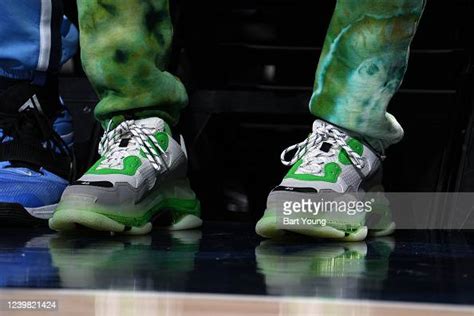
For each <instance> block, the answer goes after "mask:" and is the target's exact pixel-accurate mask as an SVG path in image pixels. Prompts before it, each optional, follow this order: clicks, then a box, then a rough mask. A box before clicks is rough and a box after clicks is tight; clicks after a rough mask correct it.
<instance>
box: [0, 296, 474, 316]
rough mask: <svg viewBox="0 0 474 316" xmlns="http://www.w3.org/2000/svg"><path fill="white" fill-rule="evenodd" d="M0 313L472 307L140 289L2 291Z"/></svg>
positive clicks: (403, 311) (391, 315) (228, 314)
mask: <svg viewBox="0 0 474 316" xmlns="http://www.w3.org/2000/svg"><path fill="white" fill-rule="evenodd" d="M21 300H35V301H38V300H55V301H56V302H57V310H55V311H11V310H10V311H9V310H8V304H7V302H8V301H21ZM0 301H1V306H0V315H9V314H11V315H18V316H20V315H55V314H57V315H139V316H144V315H170V316H172V315H180V316H188V315H189V316H210V315H219V316H234V315H235V316H237V315H262V316H265V315H280V316H282V315H292V316H298V315H322V316H323V315H324V316H330V315H383V316H401V315H403V316H418V315H420V316H422V315H423V316H425V315H435V316H436V315H447V316H461V315H474V309H473V308H472V307H463V306H459V305H457V306H452V305H434V304H413V303H410V304H404V303H388V302H380V301H377V302H371V301H355V300H324V299H298V298H277V297H258V296H234V295H199V294H193V295H188V294H173V293H151V292H150V293H146V292H114V291H112V292H110V291H73V290H2V291H0Z"/></svg>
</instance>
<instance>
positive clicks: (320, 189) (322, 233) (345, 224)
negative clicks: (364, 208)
mask: <svg viewBox="0 0 474 316" xmlns="http://www.w3.org/2000/svg"><path fill="white" fill-rule="evenodd" d="M291 152H295V154H294V157H293V158H292V159H291V160H286V156H287V155H288V154H289V153H291ZM281 160H282V163H283V164H284V165H286V166H292V167H291V169H290V170H289V172H288V174H287V175H286V176H285V178H284V179H283V181H282V182H281V184H280V185H279V186H277V187H276V188H275V189H273V190H272V192H271V193H270V195H269V196H268V200H267V209H266V211H265V214H264V216H263V218H262V219H261V220H260V221H259V222H258V223H257V226H256V231H257V233H258V234H259V235H260V236H262V237H266V238H276V237H281V236H284V235H285V234H286V233H288V232H293V233H298V234H302V235H307V236H311V237H315V238H329V239H337V240H346V241H360V240H363V239H365V238H366V236H367V233H368V229H367V226H366V218H365V215H366V214H365V212H361V213H357V214H355V215H348V214H346V213H338V212H320V213H319V214H317V216H314V218H315V219H318V220H320V221H319V222H318V223H317V224H314V225H303V226H304V227H303V226H299V225H283V224H284V223H283V222H281V221H282V215H283V214H284V205H285V203H286V205H289V204H288V203H295V202H300V203H301V202H303V201H308V200H309V201H313V202H316V201H318V200H319V199H321V196H322V194H323V193H327V194H331V193H332V194H333V195H332V196H334V195H335V194H339V195H338V196H342V197H346V196H349V195H350V194H351V193H358V192H365V191H368V188H371V187H374V186H375V185H376V184H378V183H380V181H381V159H380V157H379V156H378V155H377V154H376V153H375V151H374V150H373V149H372V148H371V147H369V146H368V145H366V144H364V143H363V142H362V141H361V140H359V139H358V138H356V137H353V136H350V134H349V133H348V132H347V131H344V130H343V129H341V128H338V127H336V126H334V125H332V124H330V123H328V122H325V121H323V120H316V121H315V122H314V123H313V132H312V133H311V134H310V135H309V137H308V138H307V139H306V140H305V141H303V142H301V143H299V144H297V145H294V146H291V147H289V148H288V149H286V150H285V151H284V152H283V153H282V156H281ZM318 194H319V196H318ZM313 215H314V214H312V215H311V216H313ZM308 216H309V215H308ZM322 223H323V224H322ZM299 224H301V222H299ZM385 231H386V232H389V231H388V230H385Z"/></svg>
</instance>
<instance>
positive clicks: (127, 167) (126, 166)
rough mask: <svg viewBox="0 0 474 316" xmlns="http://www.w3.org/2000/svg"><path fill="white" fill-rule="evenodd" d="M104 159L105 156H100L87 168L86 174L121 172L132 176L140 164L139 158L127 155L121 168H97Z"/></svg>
mask: <svg viewBox="0 0 474 316" xmlns="http://www.w3.org/2000/svg"><path fill="white" fill-rule="evenodd" d="M104 159H105V158H100V159H99V160H98V161H97V162H96V163H95V164H94V165H93V166H92V167H91V168H90V169H89V171H87V172H86V174H100V175H107V174H123V175H127V176H134V175H135V173H136V172H137V170H138V168H140V166H141V165H142V162H141V160H140V158H138V157H136V156H128V157H126V158H125V159H124V160H123V169H110V168H101V169H97V168H98V167H99V166H100V164H101V163H102V161H103V160H104Z"/></svg>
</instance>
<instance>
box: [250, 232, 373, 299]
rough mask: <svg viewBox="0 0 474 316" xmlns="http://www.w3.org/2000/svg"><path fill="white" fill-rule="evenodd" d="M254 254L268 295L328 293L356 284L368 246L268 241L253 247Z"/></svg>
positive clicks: (362, 273)
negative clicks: (263, 277)
mask: <svg viewBox="0 0 474 316" xmlns="http://www.w3.org/2000/svg"><path fill="white" fill-rule="evenodd" d="M255 256H256V261H257V266H258V269H259V271H261V272H262V273H263V275H264V276H265V283H266V285H267V291H268V293H269V294H270V295H290V296H295V295H304V296H312V295H314V294H321V295H328V296H331V292H339V293H340V291H343V290H344V289H346V288H350V289H351V291H353V290H354V287H356V286H357V284H358V282H359V281H358V279H360V278H362V277H363V276H364V274H365V273H366V256H367V245H366V243H365V242H354V243H348V242H331V243H328V242H326V243H318V244H308V245H303V244H302V243H301V242H291V243H288V242H276V241H273V240H267V241H263V242H262V243H260V246H258V247H257V248H256V249H255ZM316 291H317V292H318V293H315V292H316Z"/></svg>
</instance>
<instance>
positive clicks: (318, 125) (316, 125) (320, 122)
mask: <svg viewBox="0 0 474 316" xmlns="http://www.w3.org/2000/svg"><path fill="white" fill-rule="evenodd" d="M326 126H332V125H331V124H329V123H328V122H325V121H323V120H315V121H314V123H313V132H314V131H317V130H318V129H320V128H323V127H326Z"/></svg>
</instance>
